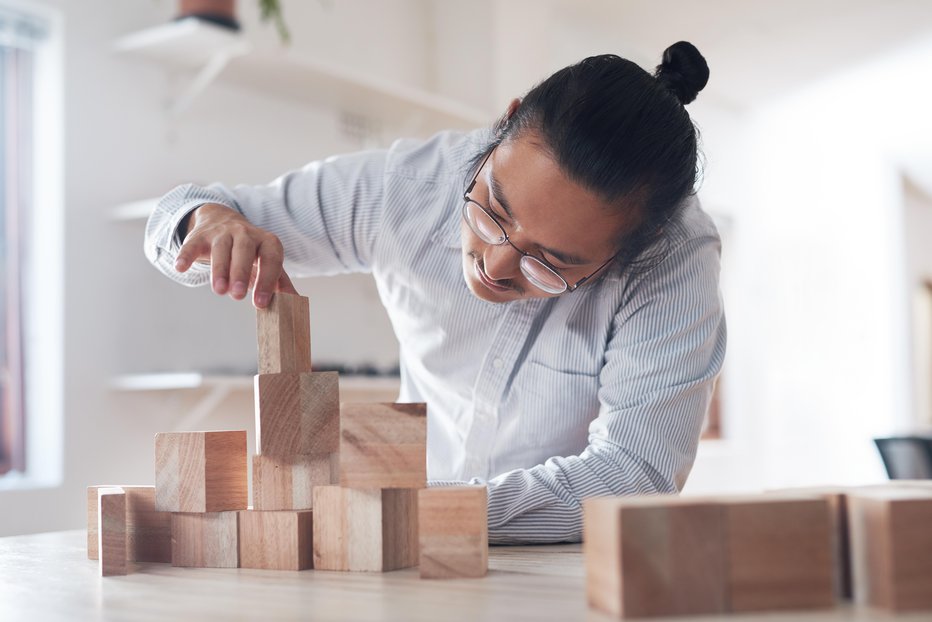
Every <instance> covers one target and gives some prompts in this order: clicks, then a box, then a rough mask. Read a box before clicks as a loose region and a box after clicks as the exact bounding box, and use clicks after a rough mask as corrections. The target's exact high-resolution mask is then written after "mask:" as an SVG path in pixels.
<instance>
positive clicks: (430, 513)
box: [418, 486, 489, 579]
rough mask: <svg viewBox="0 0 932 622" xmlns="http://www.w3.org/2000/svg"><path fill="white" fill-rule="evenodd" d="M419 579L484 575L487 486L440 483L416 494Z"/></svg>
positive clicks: (487, 557) (486, 561)
mask: <svg viewBox="0 0 932 622" xmlns="http://www.w3.org/2000/svg"><path fill="white" fill-rule="evenodd" d="M418 528H419V537H418V543H419V547H418V548H419V550H420V563H419V564H418V566H419V569H420V575H421V578H422V579H445V578H460V577H484V576H485V575H486V572H487V571H488V567H489V522H488V488H487V487H486V486H449V487H448V486H442V487H437V488H424V489H421V490H420V491H419V494H418Z"/></svg>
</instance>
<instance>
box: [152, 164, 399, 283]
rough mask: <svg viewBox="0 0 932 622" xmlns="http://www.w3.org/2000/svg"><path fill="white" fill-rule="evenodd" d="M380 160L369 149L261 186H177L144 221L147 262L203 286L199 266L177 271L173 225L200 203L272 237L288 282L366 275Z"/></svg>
mask: <svg viewBox="0 0 932 622" xmlns="http://www.w3.org/2000/svg"><path fill="white" fill-rule="evenodd" d="M385 160H386V152H385V151H369V152H362V153H357V154H352V155H346V156H336V157H332V158H328V159H326V160H323V161H318V162H312V163H310V164H308V165H306V166H304V167H303V168H301V169H298V170H294V171H290V172H288V173H285V174H284V175H282V176H281V177H279V178H277V179H275V180H274V181H272V182H271V183H269V184H267V185H260V186H250V185H237V186H234V187H232V188H229V187H227V186H225V185H223V184H219V183H217V184H211V185H209V186H197V185H194V184H186V185H182V186H178V187H176V188H174V189H173V190H171V191H170V192H169V193H168V194H166V195H165V196H163V197H162V198H161V199H160V200H159V202H158V204H157V206H156V208H155V210H154V211H153V212H152V214H151V215H150V216H149V221H148V223H147V224H146V237H145V253H146V257H147V258H148V259H149V261H150V262H151V263H152V264H153V265H154V266H155V267H156V268H158V269H159V270H160V271H161V272H162V273H163V274H165V275H166V276H168V277H169V278H171V279H173V280H174V281H177V282H179V283H182V284H184V285H190V286H196V285H203V284H205V283H207V282H208V281H209V279H210V266H209V265H207V264H205V263H197V264H195V265H194V266H192V267H191V268H190V269H189V270H188V271H187V272H185V273H179V272H177V271H176V270H175V268H174V264H175V259H176V257H177V256H178V251H179V250H180V248H181V242H182V240H181V239H180V238H179V235H178V226H179V223H180V222H181V221H182V219H183V218H184V217H185V215H187V214H188V213H189V212H191V211H192V210H194V209H195V208H197V207H199V206H200V205H203V204H204V203H219V204H220V205H225V206H227V207H230V208H232V209H235V210H237V211H238V212H240V213H241V214H243V215H244V216H245V217H246V219H247V220H249V222H251V223H252V224H254V225H256V226H257V227H261V228H262V229H265V230H267V231H269V232H271V233H274V234H275V235H276V236H278V238H279V239H280V240H281V242H282V245H283V246H284V249H285V269H286V270H287V271H288V273H289V275H291V276H318V275H327V274H337V273H344V272H369V271H371V268H372V261H373V255H374V249H375V245H376V234H377V232H378V229H379V223H380V220H381V215H382V205H383V200H382V199H383V186H384V171H385Z"/></svg>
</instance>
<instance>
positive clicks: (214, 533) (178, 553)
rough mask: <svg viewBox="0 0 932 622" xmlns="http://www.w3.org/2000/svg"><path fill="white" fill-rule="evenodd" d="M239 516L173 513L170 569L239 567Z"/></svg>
mask: <svg viewBox="0 0 932 622" xmlns="http://www.w3.org/2000/svg"><path fill="white" fill-rule="evenodd" d="M239 514H240V513H239V512H237V511H232V512H207V513H199V514H189V513H174V514H172V566H187V567H192V568H237V567H239Z"/></svg>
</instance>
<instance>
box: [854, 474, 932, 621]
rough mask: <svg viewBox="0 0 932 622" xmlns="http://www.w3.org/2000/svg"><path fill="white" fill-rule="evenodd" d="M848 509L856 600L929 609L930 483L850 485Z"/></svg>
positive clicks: (885, 606)
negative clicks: (874, 485) (866, 487)
mask: <svg viewBox="0 0 932 622" xmlns="http://www.w3.org/2000/svg"><path fill="white" fill-rule="evenodd" d="M848 511H849V516H850V528H851V563H852V567H853V568H852V569H853V575H854V597H855V602H857V603H859V604H866V605H870V606H872V607H878V608H881V609H889V610H892V611H915V610H922V609H932V488H925V489H923V488H922V487H915V486H912V487H911V486H902V487H900V486H898V485H891V486H889V487H887V488H873V489H856V490H852V491H851V493H850V495H849V497H848Z"/></svg>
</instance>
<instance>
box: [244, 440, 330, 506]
mask: <svg viewBox="0 0 932 622" xmlns="http://www.w3.org/2000/svg"><path fill="white" fill-rule="evenodd" d="M338 477H339V454H337V453H332V454H329V455H327V454H324V455H320V456H293V457H292V458H290V459H289V458H278V457H276V456H264V455H257V456H253V458H252V507H253V508H254V509H256V510H262V511H268V510H309V509H311V508H312V507H313V504H314V496H313V492H314V486H329V485H330V484H336V483H337V479H338Z"/></svg>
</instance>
